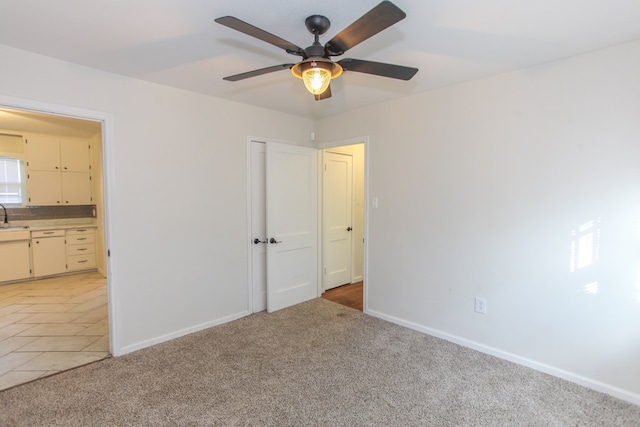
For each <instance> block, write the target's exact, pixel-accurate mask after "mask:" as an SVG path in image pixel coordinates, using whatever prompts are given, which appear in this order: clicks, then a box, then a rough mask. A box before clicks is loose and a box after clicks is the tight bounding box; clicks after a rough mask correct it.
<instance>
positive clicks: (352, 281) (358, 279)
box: [351, 275, 364, 283]
mask: <svg viewBox="0 0 640 427" xmlns="http://www.w3.org/2000/svg"><path fill="white" fill-rule="evenodd" d="M363 279H364V276H362V275H360V276H355V277H354V278H353V279H351V283H358V282H362V280H363Z"/></svg>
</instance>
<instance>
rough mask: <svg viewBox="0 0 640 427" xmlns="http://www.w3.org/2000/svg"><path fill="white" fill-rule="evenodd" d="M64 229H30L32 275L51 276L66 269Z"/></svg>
mask: <svg viewBox="0 0 640 427" xmlns="http://www.w3.org/2000/svg"><path fill="white" fill-rule="evenodd" d="M64 235H65V232H64V230H48V231H32V232H31V255H32V257H33V277H43V276H51V275H54V274H60V273H64V272H66V271H67V265H66V258H65V243H64Z"/></svg>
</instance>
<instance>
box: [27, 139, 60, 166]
mask: <svg viewBox="0 0 640 427" xmlns="http://www.w3.org/2000/svg"><path fill="white" fill-rule="evenodd" d="M26 145H27V166H28V167H29V169H30V170H38V171H57V170H60V138H58V137H56V136H49V135H33V136H29V138H27V139H26Z"/></svg>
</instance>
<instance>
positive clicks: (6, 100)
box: [0, 95, 123, 356]
mask: <svg viewBox="0 0 640 427" xmlns="http://www.w3.org/2000/svg"><path fill="white" fill-rule="evenodd" d="M0 107H4V108H12V109H17V110H24V111H30V112H34V113H39V114H48V115H51V116H62V117H70V118H74V119H80V120H87V121H92V122H100V124H101V129H102V187H103V208H104V246H105V247H104V255H105V270H106V271H105V273H106V276H107V307H108V312H109V317H108V319H109V352H110V353H111V355H113V356H120V355H121V354H123V353H122V352H121V351H120V347H121V346H120V335H119V332H120V326H121V325H120V319H119V318H118V313H119V312H120V311H119V310H118V308H119V307H118V283H117V280H116V279H115V278H114V276H113V274H112V269H113V263H114V260H113V257H111V256H109V255H107V253H108V251H109V248H110V247H111V242H112V234H111V220H110V219H111V218H112V217H113V216H112V205H113V203H112V201H113V197H112V194H111V189H112V188H114V176H115V173H114V170H113V163H114V162H113V115H112V114H111V113H106V112H102V111H96V110H89V109H86V108H78V107H70V106H66V105H62V104H52V103H48V102H42V101H35V100H31V99H24V98H16V97H11V96H4V95H0Z"/></svg>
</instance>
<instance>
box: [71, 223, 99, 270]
mask: <svg viewBox="0 0 640 427" xmlns="http://www.w3.org/2000/svg"><path fill="white" fill-rule="evenodd" d="M95 235H96V233H95V229H94V228H70V229H68V230H67V244H66V249H67V271H78V270H89V269H92V268H96V240H95V239H96V237H95Z"/></svg>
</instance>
